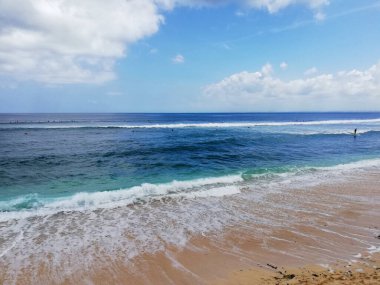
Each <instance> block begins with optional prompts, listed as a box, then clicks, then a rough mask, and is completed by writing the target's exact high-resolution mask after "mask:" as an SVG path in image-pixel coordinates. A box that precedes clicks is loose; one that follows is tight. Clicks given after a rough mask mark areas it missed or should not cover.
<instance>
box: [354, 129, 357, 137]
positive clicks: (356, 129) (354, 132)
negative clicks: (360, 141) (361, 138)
mask: <svg viewBox="0 0 380 285" xmlns="http://www.w3.org/2000/svg"><path fill="white" fill-rule="evenodd" d="M357 130H358V129H355V130H354V136H355V137H356V132H357Z"/></svg>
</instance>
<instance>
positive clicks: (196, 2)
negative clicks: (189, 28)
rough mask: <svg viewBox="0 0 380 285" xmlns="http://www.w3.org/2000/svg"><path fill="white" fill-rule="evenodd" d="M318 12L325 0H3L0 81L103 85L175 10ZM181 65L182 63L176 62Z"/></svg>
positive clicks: (1, 10) (1, 5)
mask: <svg viewBox="0 0 380 285" xmlns="http://www.w3.org/2000/svg"><path fill="white" fill-rule="evenodd" d="M227 3H238V5H240V6H241V7H243V6H246V7H248V8H256V9H266V10H267V11H269V12H270V13H275V12H277V11H278V10H280V9H283V8H285V7H287V6H289V5H295V4H300V5H306V6H308V7H310V9H312V10H314V11H319V10H320V9H321V8H323V6H325V5H327V4H328V1H327V0H236V1H233V0H221V1H216V0H107V1H104V0H82V1H78V0H1V1H0V75H6V76H11V77H13V78H16V79H20V80H35V81H40V82H45V83H53V84H54V83H58V84H64V83H102V82H105V81H109V80H112V79H114V78H115V77H116V75H115V73H114V64H115V62H116V61H117V60H119V59H121V58H123V57H125V56H126V53H127V49H128V46H129V45H130V44H132V43H134V42H136V41H138V40H140V39H142V38H144V37H148V36H150V35H152V34H154V33H156V32H157V31H158V30H159V28H160V25H161V24H162V23H163V22H164V17H163V15H162V13H163V12H164V11H165V10H170V9H174V8H175V7H176V6H190V7H193V6H196V7H200V6H218V5H222V4H227ZM178 62H179V63H180V62H183V60H182V61H181V59H180V58H179V61H178Z"/></svg>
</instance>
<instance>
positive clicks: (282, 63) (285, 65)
mask: <svg viewBox="0 0 380 285" xmlns="http://www.w3.org/2000/svg"><path fill="white" fill-rule="evenodd" d="M280 68H281V69H282V70H285V69H287V68H288V64H287V63H286V62H281V64H280Z"/></svg>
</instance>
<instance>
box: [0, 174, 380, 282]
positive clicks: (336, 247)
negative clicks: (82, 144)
mask: <svg viewBox="0 0 380 285" xmlns="http://www.w3.org/2000/svg"><path fill="white" fill-rule="evenodd" d="M379 175H380V169H373V170H372V171H367V172H365V173H360V174H359V175H355V176H351V177H346V176H344V177H342V179H340V180H337V181H335V180H334V181H324V182H323V183H321V184H318V185H314V186H308V187H301V188H299V187H298V188H297V187H292V184H291V185H290V186H289V188H288V189H286V191H273V192H270V193H267V195H266V196H265V199H259V200H257V201H256V200H249V199H248V198H247V197H249V195H250V193H247V192H243V193H241V194H237V195H233V196H228V197H226V198H225V199H224V200H223V201H224V203H229V204H221V206H223V205H224V206H226V205H230V204H231V203H234V207H236V208H234V207H231V208H227V207H226V208H224V210H223V208H221V210H223V211H224V212H225V213H227V212H228V213H229V214H230V215H231V216H232V217H234V216H236V215H239V216H238V217H235V218H236V219H235V220H232V221H233V223H231V224H230V225H228V226H224V227H223V229H222V230H221V231H220V230H213V231H210V232H204V233H203V232H201V233H200V234H196V235H194V234H191V233H186V232H185V233H181V232H178V234H180V233H181V234H184V235H190V237H189V239H188V240H184V241H177V243H175V244H168V243H166V242H164V241H163V242H162V246H161V248H160V249H157V250H155V251H153V252H152V251H150V250H149V248H144V247H142V249H140V250H139V251H138V252H136V255H134V256H133V257H132V258H130V259H128V258H126V256H125V254H124V253H123V252H122V251H119V252H118V251H115V253H114V254H113V255H110V254H109V253H108V252H107V251H106V249H105V248H103V247H102V244H101V243H95V244H88V245H87V247H88V248H90V249H91V252H89V253H87V254H88V257H89V258H91V259H90V260H89V261H88V262H86V263H83V262H82V263H81V265H80V266H79V267H75V270H72V269H70V267H69V266H68V265H69V264H70V263H69V262H70V261H71V260H74V259H73V258H74V257H75V256H73V254H72V253H70V252H67V253H65V252H63V253H60V254H61V255H62V254H63V256H60V258H61V259H60V260H63V263H54V258H53V257H54V255H52V252H51V253H49V252H48V253H47V255H46V257H44V258H43V259H41V260H40V261H38V259H31V260H30V261H29V262H27V261H26V262H27V263H26V264H27V265H26V267H24V268H21V269H22V271H21V272H22V274H17V275H12V273H11V272H10V271H8V272H7V267H6V266H7V263H6V262H5V260H2V258H0V268H3V271H2V270H0V283H4V284H82V283H89V284H136V285H139V284H144V285H145V284H157V285H160V284H215V285H219V284H220V285H223V284H226V285H229V284H247V285H248V284H302V283H294V282H301V280H306V279H307V280H309V279H310V278H311V279H310V280H309V281H307V282H309V283H303V284H322V283H323V282H324V283H323V284H335V283H331V282H335V281H334V280H335V279H337V278H343V277H344V278H348V277H350V278H351V277H352V276H348V275H347V274H348V273H347V272H348V271H347V270H348V269H347V270H346V268H345V267H344V266H346V265H348V263H351V266H353V267H355V266H358V265H360V266H362V265H363V267H364V265H366V264H365V262H367V263H368V260H369V259H368V257H369V258H370V259H373V262H372V263H371V264H370V265H371V266H375V267H376V268H378V267H380V259H379V252H380V239H379V238H378V236H379V235H380V211H379V210H378V209H380V198H379V197H380V187H379V186H378V181H379V180H378V177H379ZM244 195H245V196H244ZM247 195H248V196H247ZM201 201H202V200H201V199H199V200H197V199H195V200H189V203H190V206H192V207H194V206H196V205H197V203H201ZM215 201H217V200H215ZM218 201H219V200H218ZM162 203H164V204H162ZM176 203H178V202H177V201H175V200H170V199H169V200H167V201H163V202H156V204H155V206H156V207H159V209H160V210H162V207H167V208H170V209H172V208H173V207H175V206H176ZM184 205H185V204H179V205H177V206H178V210H183V211H185V209H188V210H189V211H191V208H190V207H189V208H185V209H184V208H183V207H184ZM122 209H125V208H120V210H122ZM147 209H148V208H147ZM147 209H145V210H147ZM143 210H144V207H143V208H141V209H140V208H139V207H136V209H134V213H135V215H137V213H139V214H144V213H145V214H146V212H145V211H143ZM149 210H150V211H152V210H154V208H149ZM210 210H211V209H210ZM237 210H239V212H237ZM138 211H140V212H138ZM221 213H222V212H221ZM225 213H224V214H225ZM108 214H109V217H110V218H112V219H116V217H115V216H114V214H115V212H109V213H108ZM205 214H207V215H210V214H211V213H208V212H205ZM119 215H120V217H122V215H121V214H120V213H119ZM217 215H218V212H217V213H216V216H217ZM243 215H246V217H245V216H243ZM216 216H215V217H216ZM212 217H214V216H212ZM56 218H57V219H58V220H57V221H59V220H62V219H63V220H65V214H62V215H61V214H58V215H56ZM77 218H80V216H79V214H78V216H77V217H74V219H75V220H76V219H77ZM200 218H202V216H200ZM203 218H204V219H206V218H207V217H206V216H203ZM161 219H162V217H157V220H156V221H160V220H161ZM174 221H175V220H174ZM170 223H171V222H170V221H169V220H168V221H164V222H163V223H162V226H166V227H168V229H169V227H175V225H172V224H170ZM112 225H114V223H112ZM140 226H141V225H140ZM146 230H148V228H146ZM178 230H179V229H178ZM164 232H165V231H164ZM169 233H170V234H172V235H174V236H173V237H172V238H178V237H176V232H175V231H169ZM121 237H122V238H123V239H124V240H123V241H121V242H124V244H125V245H127V244H128V242H133V241H134V239H135V237H134V236H133V235H131V233H129V232H128V230H127V231H126V232H125V233H123V234H122V235H121ZM104 238H105V239H106V238H107V235H106V233H105V237H104ZM157 238H159V237H157ZM44 242H45V241H44V237H43V234H42V236H38V238H37V239H36V240H35V241H33V243H32V244H33V245H35V246H37V245H38V244H39V243H40V244H43V243H44ZM78 242H80V240H78ZM73 245H75V244H71V245H69V244H68V245H67V246H69V247H72V246H73ZM122 245H123V243H121V244H120V246H122ZM15 246H17V244H15ZM12 250H13V248H11V251H12ZM51 250H54V249H53V248H52V249H51ZM49 256H50V257H49ZM77 257H78V260H81V258H84V257H85V256H81V252H78V255H77ZM365 258H367V259H365ZM10 261H12V260H10ZM65 262H68V263H65ZM268 264H269V265H268ZM321 264H323V266H322V267H321ZM318 265H319V267H318ZM28 266H29V267H28ZM366 266H367V265H366ZM275 267H276V268H277V269H275ZM283 268H284V269H283ZM302 268H306V269H302ZM355 268H356V267H355ZM376 268H373V269H374V270H372V271H371V270H370V269H371V268H369V267H368V266H367V267H364V269H365V272H364V273H365V274H364V275H363V274H361V273H363V272H356V271H354V272H353V271H352V270H351V273H352V275H353V277H352V278H354V277H355V278H356V279H352V280H351V279H346V280H345V281H344V282H346V283H343V284H357V283H355V282H357V281H353V280H359V279H358V278H364V279H363V280H365V281H368V280H369V281H371V279H368V278H372V279H373V280H376V281H377V280H378V274H379V273H378V271H379V270H378V269H376ZM329 269H333V270H337V269H339V270H340V271H339V272H340V273H334V274H327V270H329ZM358 269H359V268H358ZM285 270H286V271H287V273H285ZM355 270H356V269H355ZM278 271H281V272H282V273H284V274H285V275H284V274H280V273H279V272H278ZM356 273H358V274H356ZM359 273H360V274H359ZM289 274H295V276H297V278H295V277H294V278H291V279H289V278H288V277H289V276H288V275H289ZM313 274H317V275H318V278H317V277H316V276H313ZM346 275H347V276H346ZM358 275H360V276H358ZM362 275H363V276H362ZM255 278H259V280H258V281H257V282H258V283H252V282H256V281H255V280H256V279H255ZM313 278H314V279H313ZM323 278H324V279H323ZM365 278H367V279H365ZM376 278H377V279H376ZM264 279H265V280H264ZM252 280H253V281H252ZM263 280H264V281H265V282H267V283H263V282H264V281H263ZM313 280H314V281H315V282H320V283H311V282H314V281H313ZM350 280H351V281H350ZM360 280H362V279H360ZM330 281H331V282H330ZM247 282H248V283H247ZM249 282H251V283H249ZM271 282H272V283H271ZM281 282H282V283H281ZM328 282H330V283H328ZM349 282H351V283H349ZM360 282H361V281H360ZM363 282H364V281H363ZM371 282H372V281H371ZM336 284H341V283H336ZM363 284H374V283H363Z"/></svg>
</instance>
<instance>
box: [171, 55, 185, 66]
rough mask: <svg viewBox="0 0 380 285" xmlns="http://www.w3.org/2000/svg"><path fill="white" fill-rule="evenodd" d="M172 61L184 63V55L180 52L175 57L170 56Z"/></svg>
mask: <svg viewBox="0 0 380 285" xmlns="http://www.w3.org/2000/svg"><path fill="white" fill-rule="evenodd" d="M172 62H173V63H176V64H180V63H184V62H185V57H184V56H183V55H182V54H177V55H176V56H175V57H173V58H172Z"/></svg>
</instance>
